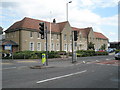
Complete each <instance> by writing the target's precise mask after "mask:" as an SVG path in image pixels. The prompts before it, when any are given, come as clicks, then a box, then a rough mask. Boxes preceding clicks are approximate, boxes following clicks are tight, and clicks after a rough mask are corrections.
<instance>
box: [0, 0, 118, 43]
mask: <svg viewBox="0 0 120 90" xmlns="http://www.w3.org/2000/svg"><path fill="white" fill-rule="evenodd" d="M69 1H70V0H0V10H1V11H0V21H1V22H0V26H2V27H3V28H4V30H6V29H7V28H8V27H9V26H11V25H12V24H13V23H15V22H16V21H20V20H22V19H23V18H24V17H29V18H34V19H39V20H45V21H51V22H52V20H53V19H54V18H55V19H56V22H63V21H66V3H68V2H69ZM118 1H119V0H72V3H69V4H68V11H69V13H68V19H69V22H70V25H71V26H72V27H78V28H86V27H92V28H93V30H94V31H96V32H101V33H103V34H104V35H105V36H106V37H108V38H109V41H110V42H111V41H118Z"/></svg>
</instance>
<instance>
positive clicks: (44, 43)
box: [44, 43, 46, 51]
mask: <svg viewBox="0 0 120 90" xmlns="http://www.w3.org/2000/svg"><path fill="white" fill-rule="evenodd" d="M44 51H46V43H44Z"/></svg>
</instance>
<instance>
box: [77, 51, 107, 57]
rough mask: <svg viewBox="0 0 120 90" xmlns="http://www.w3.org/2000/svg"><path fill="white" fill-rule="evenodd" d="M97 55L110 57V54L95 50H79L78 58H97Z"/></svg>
mask: <svg viewBox="0 0 120 90" xmlns="http://www.w3.org/2000/svg"><path fill="white" fill-rule="evenodd" d="M96 55H108V52H106V51H104V52H100V51H96V52H95V51H94V50H78V51H77V57H87V56H96Z"/></svg>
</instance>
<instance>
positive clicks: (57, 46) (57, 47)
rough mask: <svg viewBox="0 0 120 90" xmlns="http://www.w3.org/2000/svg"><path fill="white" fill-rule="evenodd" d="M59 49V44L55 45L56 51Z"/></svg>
mask: <svg viewBox="0 0 120 90" xmlns="http://www.w3.org/2000/svg"><path fill="white" fill-rule="evenodd" d="M59 48H60V47H59V44H58V43H57V44H56V50H57V51H59Z"/></svg>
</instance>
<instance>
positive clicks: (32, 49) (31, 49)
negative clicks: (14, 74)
mask: <svg viewBox="0 0 120 90" xmlns="http://www.w3.org/2000/svg"><path fill="white" fill-rule="evenodd" d="M31 43H33V47H32V48H31ZM29 50H30V51H34V42H30V43H29Z"/></svg>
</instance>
